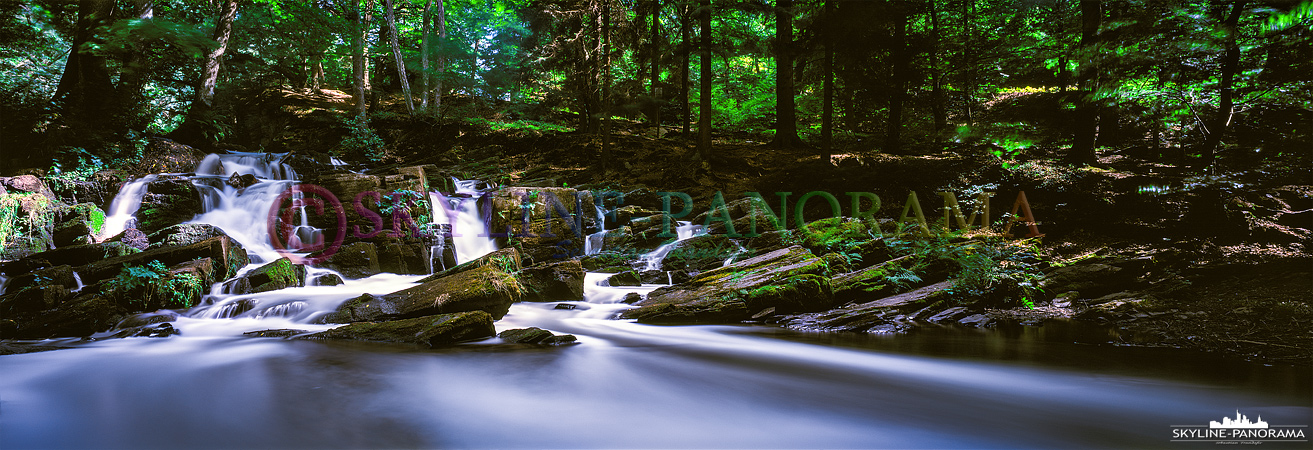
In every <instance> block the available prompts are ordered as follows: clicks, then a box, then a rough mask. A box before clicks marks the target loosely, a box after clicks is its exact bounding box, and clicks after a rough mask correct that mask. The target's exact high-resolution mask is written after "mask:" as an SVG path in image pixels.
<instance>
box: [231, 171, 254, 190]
mask: <svg viewBox="0 0 1313 450" xmlns="http://www.w3.org/2000/svg"><path fill="white" fill-rule="evenodd" d="M258 182H260V180H257V179H256V178H255V175H253V174H249V173H248V174H238V173H237V172H233V174H232V176H230V177H228V185H229V186H232V187H235V188H237V189H245V188H248V187H250V186H252V185H254V184H255V183H258Z"/></svg>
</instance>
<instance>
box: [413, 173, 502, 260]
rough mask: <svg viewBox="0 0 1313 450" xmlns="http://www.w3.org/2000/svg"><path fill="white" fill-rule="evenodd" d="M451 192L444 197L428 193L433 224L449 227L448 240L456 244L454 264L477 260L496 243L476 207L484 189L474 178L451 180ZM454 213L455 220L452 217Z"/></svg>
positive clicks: (494, 248)
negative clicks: (452, 187) (454, 189)
mask: <svg viewBox="0 0 1313 450" xmlns="http://www.w3.org/2000/svg"><path fill="white" fill-rule="evenodd" d="M454 181H455V184H456V192H455V195H452V196H451V197H447V196H445V195H442V194H441V193H437V192H434V193H430V194H429V196H430V199H431V200H432V203H433V204H434V205H438V206H440V208H434V211H433V223H436V224H446V225H450V226H451V241H452V245H454V246H455V247H456V263H457V264H460V263H464V262H466V261H470V260H474V259H477V258H478V257H480V256H483V255H486V254H489V253H492V252H494V251H496V250H497V242H496V241H495V240H493V239H492V238H491V237H490V236H489V234H488V224H487V223H486V221H485V220H484V218H483V217H484V214H485V213H484V212H482V211H480V210H479V203H484V202H481V200H482V199H483V198H484V197H483V196H484V194H485V192H486V191H484V190H480V189H479V184H480V182H479V181H477V180H454ZM452 216H455V219H456V220H454V221H453V220H452Z"/></svg>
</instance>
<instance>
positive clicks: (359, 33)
mask: <svg viewBox="0 0 1313 450" xmlns="http://www.w3.org/2000/svg"><path fill="white" fill-rule="evenodd" d="M349 3H350V4H351V6H350V7H349V8H350V9H349V11H350V15H351V17H350V18H349V19H350V20H351V90H352V96H354V97H355V98H356V115H358V116H360V117H362V118H363V117H365V113H366V112H367V111H368V110H369V98H368V96H367V93H368V90H369V86H368V85H367V84H365V83H366V80H368V79H369V74H368V73H367V72H366V70H367V69H366V64H365V63H366V61H367V58H366V56H365V15H364V13H363V12H362V11H360V3H359V2H358V1H357V0H351V1H350V2H349Z"/></svg>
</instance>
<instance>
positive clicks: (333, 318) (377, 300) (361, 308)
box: [321, 266, 523, 323]
mask: <svg viewBox="0 0 1313 450" xmlns="http://www.w3.org/2000/svg"><path fill="white" fill-rule="evenodd" d="M522 292H523V288H522V287H521V286H520V283H519V281H518V280H516V279H515V277H514V276H512V275H511V274H509V273H506V272H503V271H501V270H500V269H497V268H495V267H492V266H482V267H477V268H474V269H469V270H462V271H460V272H457V273H454V274H450V275H445V276H442V277H438V278H426V279H425V281H424V282H423V283H422V284H420V285H419V286H414V287H411V288H409V289H404V290H401V291H398V292H394V293H391V294H387V295H382V296H378V295H370V294H365V295H362V296H360V297H357V298H355V299H352V300H348V301H347V302H346V303H343V304H342V306H339V307H338V309H337V311H335V312H333V313H331V314H328V315H326V316H325V317H324V318H323V319H321V320H322V321H323V322H325V323H346V322H357V321H375V320H385V319H396V318H408V317H417V316H424V315H430V314H445V313H455V312H466V311H484V312H487V313H489V314H490V315H492V317H493V318H496V319H500V318H502V316H505V315H506V313H507V312H508V311H509V310H510V308H511V303H514V302H515V301H517V300H518V299H519V298H520V295H521V293H522Z"/></svg>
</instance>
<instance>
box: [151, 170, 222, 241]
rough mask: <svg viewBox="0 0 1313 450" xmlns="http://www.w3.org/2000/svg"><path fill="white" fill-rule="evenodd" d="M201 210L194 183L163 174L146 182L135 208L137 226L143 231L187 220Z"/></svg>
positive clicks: (199, 198) (198, 192)
mask: <svg viewBox="0 0 1313 450" xmlns="http://www.w3.org/2000/svg"><path fill="white" fill-rule="evenodd" d="M203 212H205V211H204V207H203V206H202V205H201V194H200V191H198V190H197V189H196V185H194V184H192V183H191V181H190V180H187V179H185V178H181V177H163V176H161V177H160V178H159V179H157V180H156V181H154V182H152V183H150V184H149V185H147V186H146V194H145V195H144V196H142V199H141V209H138V210H137V229H139V230H141V231H143V232H145V233H146V234H148V235H149V234H151V233H155V232H157V231H160V230H163V229H165V228H168V227H169V226H172V225H175V224H179V223H183V222H187V221H189V220H191V219H192V218H193V217H196V215H197V214H201V213H203Z"/></svg>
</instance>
